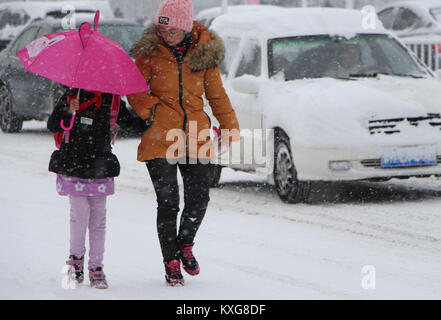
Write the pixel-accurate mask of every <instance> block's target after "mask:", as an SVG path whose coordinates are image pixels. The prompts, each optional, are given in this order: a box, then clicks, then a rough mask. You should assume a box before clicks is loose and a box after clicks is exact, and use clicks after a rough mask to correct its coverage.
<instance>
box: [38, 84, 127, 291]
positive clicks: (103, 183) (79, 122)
mask: <svg viewBox="0 0 441 320" xmlns="http://www.w3.org/2000/svg"><path fill="white" fill-rule="evenodd" d="M115 100H116V101H115ZM119 105H120V107H121V108H119V107H118V106H119ZM74 112H75V113H76V115H75V116H73V113H74ZM111 112H113V113H114V115H113V116H112V117H113V121H116V122H117V123H120V124H121V123H122V122H123V121H130V117H131V115H130V114H129V113H128V111H127V109H126V108H125V104H124V103H123V102H122V101H121V100H120V98H119V96H114V95H112V94H107V93H100V92H89V91H86V90H83V89H81V90H78V89H73V90H68V91H67V92H66V93H65V94H64V95H63V97H62V98H61V99H60V101H59V103H58V104H57V106H56V107H55V108H54V111H53V113H52V114H51V116H50V117H49V120H48V123H47V127H48V129H49V130H50V131H52V132H54V133H56V132H59V133H62V132H64V136H63V140H62V143H61V146H60V149H59V150H56V151H55V152H54V153H53V154H52V156H51V160H50V164H49V171H51V172H55V173H57V191H58V193H59V194H60V195H63V196H69V200H70V256H69V260H68V261H67V262H66V264H67V265H70V266H73V268H74V270H75V274H74V277H75V279H76V281H77V282H78V283H81V282H82V281H83V279H84V272H83V263H84V254H85V252H86V248H85V237H86V229H87V228H89V244H90V251H89V264H88V268H89V279H90V284H91V286H92V287H95V288H98V289H106V288H108V284H107V281H106V277H105V274H104V272H103V254H104V240H105V231H106V199H107V196H108V195H111V194H113V193H114V181H113V178H114V177H116V176H118V175H119V170H120V166H119V162H118V159H117V157H116V156H115V155H114V154H113V153H112V147H111V142H112V133H111V129H112V128H113V127H116V125H115V126H114V125H112V124H111V121H112V117H111ZM116 113H118V117H117V118H116ZM132 119H133V118H132ZM72 120H73V123H70V122H71V121H72ZM62 125H63V127H64V128H65V129H66V127H69V128H70V127H71V129H70V130H66V131H65V129H63V127H62ZM111 127H112V128H111Z"/></svg>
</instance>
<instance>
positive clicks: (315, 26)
mask: <svg viewBox="0 0 441 320" xmlns="http://www.w3.org/2000/svg"><path fill="white" fill-rule="evenodd" d="M366 17H367V15H366V14H364V13H362V12H361V11H359V10H349V9H337V8H290V9H283V10H274V11H273V10H272V11H270V12H262V11H256V12H253V14H252V15H250V14H249V13H247V12H232V13H226V14H224V15H221V16H219V17H217V18H216V19H215V20H214V21H213V24H212V28H213V29H214V30H216V31H218V32H219V33H221V35H222V36H228V35H231V36H237V35H238V34H244V33H246V34H248V35H249V36H255V37H259V38H260V37H266V38H275V37H284V36H302V35H319V34H331V35H342V36H345V37H352V36H353V35H355V34H363V33H381V34H384V33H385V34H388V32H387V31H386V30H385V29H384V28H383V25H382V23H381V21H380V20H379V19H378V17H377V16H376V15H375V26H374V28H373V29H372V28H366V27H363V22H364V21H365V22H368V21H367V20H366ZM368 25H369V26H373V25H372V24H368Z"/></svg>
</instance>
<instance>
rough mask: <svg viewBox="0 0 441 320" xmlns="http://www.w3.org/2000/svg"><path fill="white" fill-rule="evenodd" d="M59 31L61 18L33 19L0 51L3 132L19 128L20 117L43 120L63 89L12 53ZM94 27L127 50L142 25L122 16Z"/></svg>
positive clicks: (0, 125) (139, 35)
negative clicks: (31, 69) (39, 74)
mask: <svg viewBox="0 0 441 320" xmlns="http://www.w3.org/2000/svg"><path fill="white" fill-rule="evenodd" d="M78 22H79V23H80V22H89V23H91V24H93V17H89V16H87V17H82V18H78ZM63 31H66V29H65V28H64V26H63V23H62V20H61V19H46V20H43V19H40V20H38V19H37V20H34V21H33V22H32V23H31V24H30V25H29V26H28V27H26V28H25V29H24V30H23V31H22V32H21V33H20V34H19V35H18V37H17V38H15V39H14V40H13V41H12V42H11V43H10V44H9V45H8V47H7V48H6V49H5V50H3V51H2V52H0V128H1V129H2V131H3V132H8V133H13V132H18V131H20V130H21V128H22V125H23V121H27V120H33V119H35V120H43V121H46V120H47V118H48V117H49V115H50V114H51V113H52V110H53V108H54V106H55V104H56V103H57V101H58V99H59V98H60V97H61V95H62V94H63V93H64V91H65V88H64V87H63V86H62V85H60V84H58V83H56V82H54V81H52V80H49V79H47V78H44V77H41V76H38V75H36V74H34V73H31V72H27V71H26V70H25V68H24V67H23V65H22V63H21V61H20V59H19V58H18V57H17V56H16V55H15V54H16V53H17V52H18V51H20V50H21V49H23V48H24V47H25V46H26V45H27V44H29V43H30V42H32V41H33V40H35V39H37V38H40V37H42V36H44V35H46V34H50V33H55V32H63ZM98 31H99V32H100V33H101V34H103V35H104V36H106V37H108V38H110V39H112V40H113V41H115V42H117V43H119V44H120V45H121V46H122V47H123V48H124V49H125V50H126V52H127V54H130V50H131V47H132V46H133V44H134V43H135V42H136V41H138V40H139V38H140V37H141V34H142V32H143V31H144V27H143V26H141V25H138V24H136V23H133V22H131V21H127V20H123V19H102V20H100V23H99V25H98Z"/></svg>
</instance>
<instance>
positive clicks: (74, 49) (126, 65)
mask: <svg viewBox="0 0 441 320" xmlns="http://www.w3.org/2000/svg"><path fill="white" fill-rule="evenodd" d="M98 20H99V11H97V12H96V15H95V23H94V24H95V26H94V30H92V29H91V26H90V24H89V23H83V24H82V25H81V26H80V28H79V30H78V31H77V30H70V31H66V32H59V33H53V34H49V35H46V36H44V37H41V38H39V39H36V40H34V41H32V42H31V43H29V44H28V45H27V46H26V47H25V48H23V49H22V50H20V51H19V52H17V53H16V55H17V56H18V57H19V58H20V60H21V62H22V63H23V65H24V67H25V68H26V70H27V71H30V72H32V73H35V74H38V75H40V76H43V77H45V78H49V79H51V80H54V81H56V82H59V83H61V84H63V85H65V86H67V87H69V88H81V89H86V90H91V91H99V92H106V93H113V94H117V95H120V96H125V95H128V94H132V93H137V92H143V91H150V89H149V88H148V86H147V84H146V82H145V79H144V77H143V76H142V74H141V72H140V71H139V69H138V67H137V66H136V65H135V63H134V62H133V60H132V59H131V58H130V57H129V56H128V55H127V53H126V52H125V51H124V49H123V48H122V47H121V46H120V45H119V44H117V43H116V42H114V41H112V40H110V39H108V38H106V37H104V36H103V35H102V34H100V33H99V32H98V31H97V26H98Z"/></svg>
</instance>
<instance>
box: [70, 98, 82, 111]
mask: <svg viewBox="0 0 441 320" xmlns="http://www.w3.org/2000/svg"><path fill="white" fill-rule="evenodd" d="M79 109H80V100H79V99H78V98H76V99H73V100H72V101H71V102H70V105H69V114H72V113H74V112H76V111H78V110H79Z"/></svg>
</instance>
